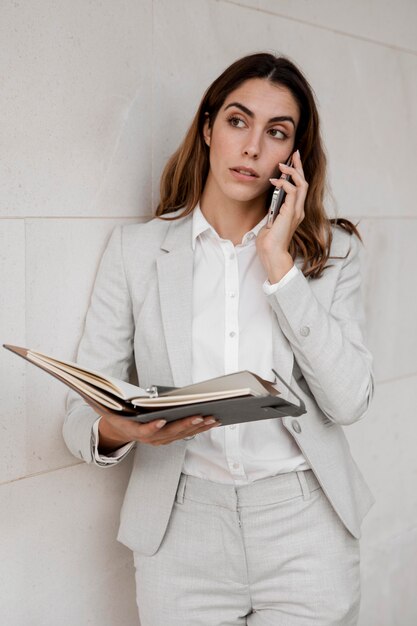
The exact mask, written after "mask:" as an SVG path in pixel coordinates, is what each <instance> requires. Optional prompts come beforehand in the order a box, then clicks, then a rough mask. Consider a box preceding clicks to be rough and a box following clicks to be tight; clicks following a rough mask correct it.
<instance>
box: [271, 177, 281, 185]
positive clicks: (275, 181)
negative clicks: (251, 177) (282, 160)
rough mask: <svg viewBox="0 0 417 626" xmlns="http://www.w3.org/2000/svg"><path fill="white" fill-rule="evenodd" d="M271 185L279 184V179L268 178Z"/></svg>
mask: <svg viewBox="0 0 417 626" xmlns="http://www.w3.org/2000/svg"><path fill="white" fill-rule="evenodd" d="M269 180H270V182H271V183H273V184H275V183H278V182H279V178H270V179H269Z"/></svg>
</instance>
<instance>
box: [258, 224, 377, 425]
mask: <svg viewBox="0 0 417 626" xmlns="http://www.w3.org/2000/svg"><path fill="white" fill-rule="evenodd" d="M346 236H349V238H350V249H349V252H348V254H347V256H346V257H345V258H344V259H343V261H342V266H341V269H340V272H339V275H338V279H337V284H336V287H335V290H334V294H333V298H332V301H331V304H330V308H329V310H327V309H326V308H325V307H324V306H323V305H322V304H321V303H320V302H319V300H318V299H317V297H316V295H315V294H314V292H313V289H312V288H311V285H310V281H309V280H308V279H307V278H306V277H305V276H304V275H303V274H302V272H299V273H298V275H297V276H295V277H294V278H293V279H292V280H291V281H290V282H288V284H286V285H285V286H284V287H283V288H282V289H279V290H278V291H276V292H275V293H273V294H271V295H270V296H269V297H268V299H269V302H270V304H271V306H272V308H273V310H274V311H275V314H276V316H277V318H278V322H279V324H280V326H281V329H282V331H283V333H284V334H285V336H286V337H287V339H288V341H289V342H290V344H291V348H292V350H293V353H294V356H295V359H296V360H297V363H298V365H299V367H300V369H301V371H302V373H303V376H304V378H305V380H306V382H307V384H308V386H309V388H310V390H311V392H312V394H313V395H314V397H315V399H316V402H317V403H318V405H319V407H320V408H321V410H322V411H323V412H324V413H325V415H326V416H327V417H328V418H329V419H330V420H331V421H333V422H336V423H338V424H342V425H347V424H352V423H354V422H356V421H357V420H359V419H361V417H363V415H364V414H365V412H366V410H367V408H368V406H369V403H370V401H371V399H372V396H373V390H374V378H373V373H372V357H371V354H370V353H369V351H368V350H367V349H366V347H365V345H364V342H363V335H362V327H363V323H364V310H363V304H362V296H361V288H360V287H361V274H360V262H359V244H358V239H357V237H356V236H354V235H351V236H350V235H346ZM324 271H325V272H326V271H331V270H330V268H329V269H328V270H324ZM311 280H321V279H320V278H318V279H311Z"/></svg>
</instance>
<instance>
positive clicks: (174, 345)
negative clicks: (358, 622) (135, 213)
mask: <svg viewBox="0 0 417 626" xmlns="http://www.w3.org/2000/svg"><path fill="white" fill-rule="evenodd" d="M191 235H192V214H191V215H188V216H186V217H184V218H181V219H179V220H175V221H172V222H171V224H170V226H169V228H168V232H167V235H166V237H165V240H164V242H163V243H162V246H161V248H162V249H163V250H165V254H163V255H162V256H160V257H158V259H157V271H158V284H159V297H160V305H161V314H162V324H163V329H164V335H165V339H166V343H167V351H168V358H169V362H170V366H171V371H172V376H173V380H174V385H175V386H177V387H183V386H185V385H188V384H190V383H191V382H192V372H191V354H192V334H191V329H192V305H193V250H192V246H191Z"/></svg>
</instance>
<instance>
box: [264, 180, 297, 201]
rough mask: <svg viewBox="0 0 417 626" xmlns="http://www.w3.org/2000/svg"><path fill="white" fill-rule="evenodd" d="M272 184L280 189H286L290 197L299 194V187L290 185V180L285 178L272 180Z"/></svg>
mask: <svg viewBox="0 0 417 626" xmlns="http://www.w3.org/2000/svg"><path fill="white" fill-rule="evenodd" d="M269 180H270V182H271V183H272V184H273V185H275V187H277V188H278V189H280V188H282V189H284V191H285V193H286V194H287V195H290V196H294V197H295V195H296V193H297V187H296V186H295V185H293V184H292V183H290V181H289V180H285V179H284V178H270V179H269Z"/></svg>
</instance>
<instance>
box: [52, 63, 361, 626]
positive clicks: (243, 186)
mask: <svg viewBox="0 0 417 626" xmlns="http://www.w3.org/2000/svg"><path fill="white" fill-rule="evenodd" d="M291 155H292V166H286V165H284V163H285V162H287V160H288V158H289V156H291ZM300 155H301V156H300ZM283 174H289V175H290V176H291V179H290V180H284V179H283V178H280V176H281V175H283ZM324 185H325V156H324V152H323V148H322V143H321V139H320V131H319V119H318V114H317V109H316V105H315V102H314V98H313V95H312V92H311V89H310V87H309V85H308V83H307V81H306V79H305V78H304V76H303V75H302V73H301V72H300V71H299V70H298V69H297V68H296V67H295V66H294V65H293V64H292V63H291V62H290V61H289V60H287V59H285V58H282V57H275V56H273V55H270V54H254V55H250V56H247V57H244V58H242V59H240V60H238V61H236V62H235V63H234V64H233V65H231V66H230V67H229V68H227V69H226V70H225V71H224V72H223V74H222V75H221V76H220V77H219V78H218V79H217V80H215V81H214V83H213V84H212V85H211V86H210V87H209V89H208V90H207V92H206V94H205V95H204V97H203V100H202V102H201V105H200V107H199V109H198V111H197V114H196V116H195V118H194V120H193V123H192V124H191V127H190V129H189V131H188V133H187V135H186V137H185V140H184V142H183V143H182V145H181V146H180V148H179V149H178V150H177V152H176V153H175V154H174V155H173V156H172V157H171V159H170V161H169V162H168V164H167V166H166V168H165V171H164V173H163V176H162V180H161V201H160V204H159V206H158V209H157V217H156V218H155V219H153V220H151V221H150V222H148V223H147V224H139V225H134V226H127V227H124V228H119V229H116V230H115V232H114V233H113V235H112V237H111V239H110V242H109V244H108V247H107V249H106V252H105V254H104V256H103V259H102V262H101V265H100V269H99V273H98V276H97V280H96V284H95V288H94V292H93V296H92V301H91V306H90V309H89V312H88V315H87V320H86V327H85V331H84V335H83V338H82V340H81V344H80V348H79V353H78V359H79V361H80V362H81V363H83V364H85V365H86V366H91V367H94V368H95V369H98V370H101V371H103V372H105V373H107V374H111V375H113V376H116V377H118V378H123V379H127V378H128V377H129V375H130V373H131V369H132V368H133V367H134V365H135V366H136V371H137V374H138V379H139V384H140V385H141V386H142V387H147V386H149V385H151V384H153V383H156V384H160V385H176V386H183V385H186V384H189V383H191V382H196V381H198V380H202V379H207V378H211V377H214V376H218V375H221V374H225V373H229V372H233V371H237V370H243V369H248V370H251V371H253V372H255V373H256V374H258V375H260V376H262V377H263V378H265V379H269V380H271V381H274V377H273V375H272V368H274V369H275V370H277V371H278V372H279V373H280V375H281V376H282V377H283V379H284V380H286V381H287V382H288V383H290V384H291V386H292V387H293V388H294V390H295V391H296V392H297V393H298V394H300V395H302V397H303V399H304V401H305V403H306V407H307V413H306V414H305V415H303V416H301V417H299V418H297V419H293V418H290V417H284V418H282V419H269V420H263V421H261V422H251V423H246V424H240V425H237V426H229V427H221V423H219V421H218V420H217V421H216V420H215V419H213V418H212V417H211V416H205V417H204V418H202V417H201V416H193V417H191V418H185V419H182V420H178V421H177V422H175V423H165V422H164V420H157V421H153V422H151V423H149V424H146V425H142V424H138V423H135V422H132V421H129V420H126V419H123V418H120V417H118V416H111V415H106V416H103V417H101V418H99V419H97V415H95V414H94V413H93V412H92V410H91V409H90V408H89V407H88V406H87V405H86V404H84V403H83V401H82V400H81V399H80V398H79V397H78V396H75V394H73V395H71V396H70V399H69V406H68V413H67V417H66V421H65V426H64V436H65V439H66V442H67V445H68V447H69V448H70V450H71V451H72V452H73V453H74V454H75V455H77V456H78V457H80V458H82V459H84V460H85V461H87V462H91V461H94V462H95V463H97V464H99V465H106V466H107V465H109V464H114V463H117V462H119V461H120V460H121V459H122V458H124V456H126V454H128V452H129V451H130V450H131V449H132V448H133V447H135V449H136V450H135V458H134V465H133V469H132V474H131V478H130V482H129V486H128V489H127V493H126V496H125V500H124V504H123V509H122V516H121V525H120V530H119V535H118V539H119V540H120V541H121V542H122V543H124V544H125V545H127V546H128V547H129V548H131V549H132V550H133V552H134V559H135V566H136V583H137V602H138V607H139V614H140V619H141V624H142V626H161V625H162V624H163V625H164V626H171V625H172V626H174V625H180V624H181V626H188V625H189V626H198V625H201V626H203V625H204V626H209V625H210V626H220V625H226V624H228V625H238V624H239V625H240V624H250V625H251V626H258V625H259V626H261V625H262V626H264V625H265V626H266V625H271V626H278V625H285V626H292V625H297V626H298V625H304V624H309V625H310V624H319V625H320V626H325V625H326V626H327V625H330V624H331V625H333V626H334V625H336V624H338V625H339V624H340V625H344V626H347V625H353V624H356V622H357V617H358V611H359V601H360V589H359V541H358V538H359V536H360V523H361V521H362V519H363V517H364V516H365V514H366V513H367V511H368V509H369V508H370V506H371V504H372V496H371V494H370V492H369V490H368V488H367V486H366V484H365V483H364V481H363V478H362V476H361V474H360V472H359V470H358V468H357V466H356V465H355V463H354V461H353V459H352V457H351V455H350V452H349V446H348V444H347V442H346V439H345V437H344V434H343V430H342V428H341V425H348V424H351V423H353V422H355V421H357V420H358V419H360V418H361V417H362V416H363V415H364V413H365V411H366V409H367V407H368V405H369V401H370V399H371V396H372V389H373V380H372V373H371V357H370V355H369V352H368V351H367V350H366V348H365V347H364V345H363V340H362V334H361V330H360V324H361V322H362V306H361V301H360V276H359V266H358V233H357V231H356V228H355V227H354V226H353V225H352V224H351V223H350V222H348V221H347V220H339V223H338V224H331V222H330V221H329V220H328V219H327V217H326V214H325V211H324V207H323V192H324ZM275 187H279V188H280V187H282V188H284V190H285V192H286V198H285V202H284V204H283V205H282V207H281V210H280V212H279V215H278V216H277V218H276V220H275V221H274V222H273V224H272V226H270V227H267V225H266V221H267V217H266V214H267V210H268V207H269V204H270V200H271V194H272V191H273V190H274V188H275ZM278 387H279V385H278ZM280 391H281V392H282V394H283V395H284V397H289V392H286V390H285V389H284V388H281V389H280ZM219 426H220V427H219Z"/></svg>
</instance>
